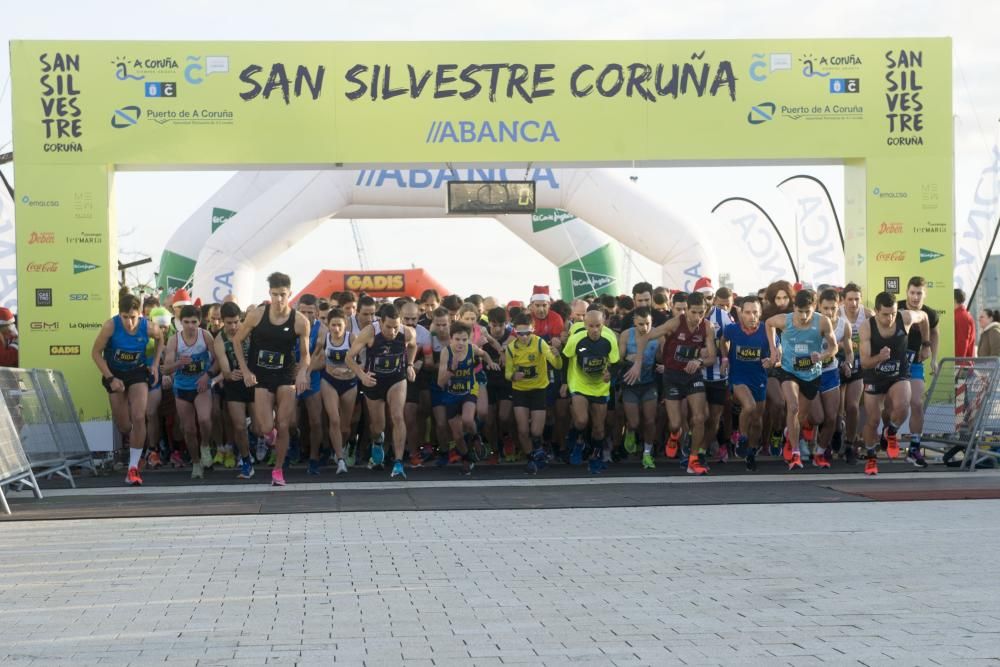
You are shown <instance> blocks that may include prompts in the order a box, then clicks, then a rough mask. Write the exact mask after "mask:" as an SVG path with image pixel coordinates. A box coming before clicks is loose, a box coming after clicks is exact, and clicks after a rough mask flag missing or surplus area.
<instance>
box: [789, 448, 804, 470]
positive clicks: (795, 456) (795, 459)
mask: <svg viewBox="0 0 1000 667" xmlns="http://www.w3.org/2000/svg"><path fill="white" fill-rule="evenodd" d="M796 468H798V469H799V470H802V455H801V454H799V453H798V452H792V460H791V461H789V462H788V469H789V470H795V469H796Z"/></svg>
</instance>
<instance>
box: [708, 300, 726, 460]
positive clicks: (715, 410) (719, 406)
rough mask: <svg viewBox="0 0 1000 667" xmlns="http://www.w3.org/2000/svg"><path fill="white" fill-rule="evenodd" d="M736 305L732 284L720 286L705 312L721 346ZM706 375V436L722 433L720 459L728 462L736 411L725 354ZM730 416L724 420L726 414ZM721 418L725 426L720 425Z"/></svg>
mask: <svg viewBox="0 0 1000 667" xmlns="http://www.w3.org/2000/svg"><path fill="white" fill-rule="evenodd" d="M732 307H733V293H732V291H730V289H729V288H728V287H720V288H719V290H718V291H717V292H716V293H715V294H714V295H713V298H712V308H711V309H710V310H709V311H708V314H707V315H706V316H705V320H706V321H707V322H708V323H709V324H711V325H712V329H713V331H714V332H715V345H716V348H718V345H719V339H720V338H722V330H723V329H725V328H726V327H727V326H729V325H730V324H732V323H733V318H732V317H730V314H729V313H730V311H731V309H732ZM702 374H703V375H704V376H705V398H706V400H707V401H708V421H707V422H706V423H705V434H706V435H705V437H706V439H707V440H709V441H712V440H718V437H717V436H718V435H719V434H720V430H721V435H722V440H721V442H720V444H719V461H720V462H721V463H725V462H726V461H728V460H729V435H730V433H729V431H730V428H729V426H730V424H731V423H732V414H731V412H730V410H729V404H730V396H729V378H728V377H727V376H726V372H725V371H724V370H723V368H722V358H721V355H717V356H716V358H715V363H714V364H712V365H711V366H706V367H705V369H704V370H703V371H702ZM723 415H725V416H726V419H725V420H723V419H722V416H723ZM720 421H721V423H722V428H721V429H720V428H719V425H720Z"/></svg>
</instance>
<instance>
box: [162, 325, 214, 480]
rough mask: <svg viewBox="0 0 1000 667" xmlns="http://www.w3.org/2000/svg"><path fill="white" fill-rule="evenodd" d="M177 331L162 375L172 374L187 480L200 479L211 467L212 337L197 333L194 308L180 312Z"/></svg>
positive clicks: (169, 343) (169, 346)
mask: <svg viewBox="0 0 1000 667" xmlns="http://www.w3.org/2000/svg"><path fill="white" fill-rule="evenodd" d="M180 321H181V330H180V331H178V332H177V333H176V334H175V335H174V336H173V337H172V338H171V339H170V341H169V342H168V343H167V353H166V360H165V361H164V368H163V370H164V372H166V373H171V374H173V378H174V401H175V402H176V405H177V416H178V418H179V419H180V422H181V430H182V431H183V432H184V442H185V443H186V444H187V448H188V454H190V455H191V479H202V478H203V477H204V470H205V468H210V467H211V466H212V450H211V448H210V447H209V438H210V436H211V433H212V392H211V391H210V390H211V376H212V375H214V374H216V373H217V371H218V367H219V365H218V363H217V362H216V358H215V354H214V353H213V348H214V345H215V341H214V340H213V339H212V334H210V333H208V332H207V331H205V330H204V329H201V328H200V326H201V313H200V312H199V311H198V308H197V307H196V306H184V307H183V308H181V317H180ZM199 445H200V447H199Z"/></svg>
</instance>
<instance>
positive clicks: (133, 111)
mask: <svg viewBox="0 0 1000 667" xmlns="http://www.w3.org/2000/svg"><path fill="white" fill-rule="evenodd" d="M140 113H142V111H141V110H140V109H139V107H137V106H134V105H132V106H127V107H122V108H121V109H115V112H114V113H113V114H111V127H113V128H115V129H117V130H121V129H124V128H126V127H132V126H133V125H135V124H136V123H138V122H139V114H140Z"/></svg>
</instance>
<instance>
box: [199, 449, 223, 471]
mask: <svg viewBox="0 0 1000 667" xmlns="http://www.w3.org/2000/svg"><path fill="white" fill-rule="evenodd" d="M220 463H221V461H220ZM201 465H202V467H204V468H205V469H210V468H211V467H212V448H211V447H209V446H208V445H202V446H201Z"/></svg>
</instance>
